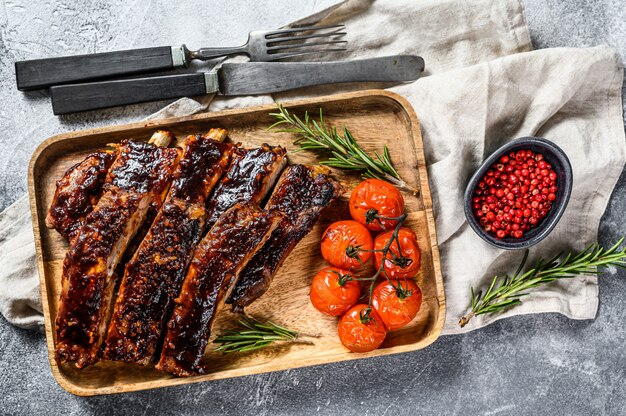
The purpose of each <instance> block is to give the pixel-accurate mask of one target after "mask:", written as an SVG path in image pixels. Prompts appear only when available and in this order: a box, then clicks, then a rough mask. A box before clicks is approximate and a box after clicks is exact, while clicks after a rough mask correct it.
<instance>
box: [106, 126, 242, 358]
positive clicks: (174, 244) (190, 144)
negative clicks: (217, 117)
mask: <svg viewBox="0 0 626 416" xmlns="http://www.w3.org/2000/svg"><path fill="white" fill-rule="evenodd" d="M225 138H226V130H222V129H212V130H211V131H210V132H209V133H208V135H207V137H203V136H199V135H198V136H189V137H188V138H187V139H186V141H185V147H184V153H183V156H182V157H181V159H180V162H179V163H178V167H177V168H176V171H175V172H174V179H173V180H172V185H171V187H170V190H169V194H168V196H167V198H166V199H165V202H163V205H162V206H161V209H160V210H159V213H158V214H157V216H156V218H155V220H154V222H153V223H152V226H151V228H150V231H149V232H148V234H147V235H146V237H145V238H144V239H143V241H142V242H141V245H140V246H139V249H138V250H137V251H136V252H135V254H134V256H133V258H132V260H130V262H129V263H128V264H127V265H126V272H125V273H124V278H123V279H122V283H121V286H120V289H119V292H118V296H117V301H116V303H115V309H114V312H113V316H112V318H111V323H110V325H109V330H108V334H107V339H106V349H105V352H104V356H105V358H108V359H110V360H118V361H126V362H134V363H138V364H143V365H146V364H148V363H150V361H152V359H153V357H154V354H155V351H156V349H157V346H158V342H159V341H160V339H161V335H162V333H163V330H164V327H165V324H166V323H167V320H168V319H169V317H170V315H171V313H172V309H173V307H174V299H175V298H176V297H177V296H178V293H179V291H180V286H181V284H182V282H183V279H184V278H185V273H186V271H187V266H188V265H189V262H190V261H191V258H192V256H193V251H194V249H195V247H196V245H197V243H198V242H199V241H200V238H201V237H202V232H203V230H204V223H205V219H206V210H205V206H206V203H205V202H206V199H207V198H208V196H209V194H210V193H211V190H212V189H213V187H214V186H215V184H216V183H217V181H218V180H219V178H220V177H221V176H222V173H223V172H224V171H225V170H226V168H227V167H228V163H229V161H230V154H231V149H232V145H231V144H226V143H220V142H221V141H223V140H224V139H225Z"/></svg>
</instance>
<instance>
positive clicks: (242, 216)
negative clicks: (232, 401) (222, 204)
mask: <svg viewBox="0 0 626 416" xmlns="http://www.w3.org/2000/svg"><path fill="white" fill-rule="evenodd" d="M279 221H280V214H278V213H276V212H269V211H263V210H261V209H260V208H259V207H258V206H257V205H255V204H243V205H242V204H236V205H235V206H233V207H232V208H230V209H229V210H228V211H226V212H225V213H224V215H222V216H221V217H220V218H219V219H218V220H217V222H216V223H215V225H214V226H213V227H212V228H211V229H210V230H209V232H208V233H207V235H206V236H205V237H204V238H203V239H202V241H201V242H200V244H199V245H198V248H197V249H196V252H195V254H194V257H193V260H192V262H191V265H190V266H189V270H188V272H187V276H186V277H185V281H184V282H183V287H182V289H181V292H180V295H179V296H178V298H177V299H176V306H175V307H174V312H173V313H172V317H171V318H170V320H169V322H168V324H167V333H166V335H165V340H164V343H163V351H162V352H161V359H160V360H159V363H158V364H157V366H156V368H158V369H159V370H163V371H167V372H169V373H172V374H175V375H177V376H181V377H186V376H190V375H193V374H196V373H203V372H204V369H203V367H202V365H201V364H200V361H201V360H202V356H203V355H204V350H205V348H206V346H207V343H208V340H209V336H210V334H211V325H212V323H213V320H214V319H215V315H216V314H217V311H218V309H219V308H220V306H221V304H222V303H223V301H224V299H226V298H227V297H228V292H229V291H230V289H231V288H232V286H233V284H234V283H235V281H236V280H237V276H238V275H239V272H240V271H241V270H242V269H243V267H244V266H245V265H246V263H247V262H248V260H250V258H252V256H253V255H254V253H256V252H257V250H258V249H259V248H260V247H261V246H262V245H263V244H264V243H265V241H266V240H267V239H268V237H269V236H270V234H271V233H272V231H273V230H274V228H275V227H276V226H277V225H278V222H279Z"/></svg>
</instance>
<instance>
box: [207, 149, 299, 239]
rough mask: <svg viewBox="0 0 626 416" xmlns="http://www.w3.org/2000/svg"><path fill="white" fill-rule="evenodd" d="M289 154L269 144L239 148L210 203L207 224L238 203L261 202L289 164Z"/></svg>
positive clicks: (209, 224)
mask: <svg viewBox="0 0 626 416" xmlns="http://www.w3.org/2000/svg"><path fill="white" fill-rule="evenodd" d="M286 154H287V151H286V150H285V148H283V147H280V146H276V147H273V146H269V145H267V144H263V145H262V146H261V147H259V148H256V149H243V148H240V147H237V148H235V150H234V152H233V157H232V160H231V162H230V166H229V167H228V171H227V172H226V174H225V175H224V177H223V178H222V179H221V180H220V182H219V184H218V185H217V186H216V187H215V191H214V192H213V195H212V196H211V199H210V200H209V203H208V205H207V212H208V218H207V226H208V227H211V226H212V225H213V224H214V223H215V221H217V219H218V218H219V217H220V215H222V214H223V213H224V212H226V210H227V209H229V208H230V207H232V206H233V205H235V204H237V203H245V202H253V203H255V204H260V203H261V202H262V201H263V199H264V198H265V196H266V195H267V193H268V192H269V190H270V189H271V188H272V186H273V185H274V182H275V181H276V178H278V175H280V172H281V171H282V170H283V168H284V167H285V165H286V163H287V158H286Z"/></svg>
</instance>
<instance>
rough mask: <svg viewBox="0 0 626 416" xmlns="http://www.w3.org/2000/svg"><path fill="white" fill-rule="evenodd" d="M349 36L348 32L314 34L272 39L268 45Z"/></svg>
mask: <svg viewBox="0 0 626 416" xmlns="http://www.w3.org/2000/svg"><path fill="white" fill-rule="evenodd" d="M347 34H348V32H339V31H337V32H329V33H317V34H313V35H300V36H285V37H284V38H272V39H268V40H267V44H268V45H270V44H272V45H273V44H275V43H281V42H289V41H292V40H306V39H313V38H326V37H328V38H330V37H337V38H340V37H343V36H346V35H347Z"/></svg>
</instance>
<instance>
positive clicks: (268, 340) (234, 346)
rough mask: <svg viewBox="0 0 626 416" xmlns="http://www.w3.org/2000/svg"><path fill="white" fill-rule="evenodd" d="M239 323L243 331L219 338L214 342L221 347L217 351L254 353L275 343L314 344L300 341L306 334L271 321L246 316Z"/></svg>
mask: <svg viewBox="0 0 626 416" xmlns="http://www.w3.org/2000/svg"><path fill="white" fill-rule="evenodd" d="M237 323H238V324H239V326H240V327H241V330H228V331H225V332H224V333H223V334H221V335H220V336H218V337H217V338H216V339H215V341H214V342H215V343H217V344H221V345H220V346H219V347H217V348H215V351H221V352H223V353H231V352H245V351H252V350H257V349H259V348H263V347H266V346H268V345H270V344H272V343H273V342H289V343H298V344H312V342H311V341H307V340H301V339H300V337H302V336H305V335H304V334H300V333H298V332H296V331H294V330H291V329H288V328H285V327H283V326H280V325H277V324H275V323H273V322H270V321H267V322H265V323H262V322H259V321H258V320H256V319H254V318H252V317H250V316H247V315H244V317H243V318H242V319H240V320H239V321H237ZM307 336H315V335H307Z"/></svg>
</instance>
